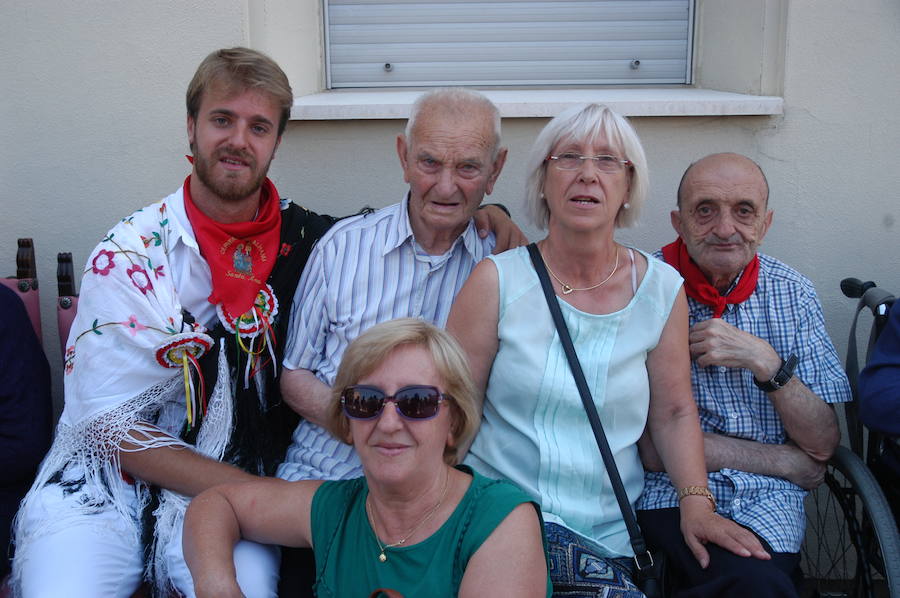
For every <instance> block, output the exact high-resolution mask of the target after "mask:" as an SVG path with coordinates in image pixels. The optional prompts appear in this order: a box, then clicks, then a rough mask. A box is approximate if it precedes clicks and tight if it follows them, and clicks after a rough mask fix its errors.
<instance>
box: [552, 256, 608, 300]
mask: <svg viewBox="0 0 900 598" xmlns="http://www.w3.org/2000/svg"><path fill="white" fill-rule="evenodd" d="M544 266H546V267H547V272H549V273H550V276H552V277H553V278H555V279H556V282H558V283H559V284H560V285H561V286H562V289H561V290H562V294H563V295H568V294H569V293H572V292H573V291H592V290H594V289H596V288H597V287H602V286H603V285H605V284H606V283H607V282H609V279H610V278H612V277H613V274H615V273H616V270H618V269H619V248H618V247H616V265H615V266H613V270H612V272H610V273H609V276H607V277H606V278H604V279H603V280H601V281H600V282H598V283H597V284H595V285H592V286H589V287H583V288H580V289H579V288H576V287H573V286H571V285H569V284H567V283H565V282H563V281H562V280H561V279H560V278H559V276H557V275H556V274H555V273H554V272H553V270H551V269H550V264H548V263H547V261H546V260H544Z"/></svg>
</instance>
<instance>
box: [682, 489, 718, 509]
mask: <svg viewBox="0 0 900 598" xmlns="http://www.w3.org/2000/svg"><path fill="white" fill-rule="evenodd" d="M685 496H705V497H706V498H708V499H709V502H710V503H712V508H713V512H715V510H716V497H714V496H713V493H712V492H710V491H709V488H707V487H706V486H685V487H684V488H682V489H681V490H679V491H678V502H681V500H682V499H683V498H684V497H685Z"/></svg>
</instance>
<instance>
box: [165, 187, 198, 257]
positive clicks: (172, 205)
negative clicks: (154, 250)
mask: <svg viewBox="0 0 900 598" xmlns="http://www.w3.org/2000/svg"><path fill="white" fill-rule="evenodd" d="M163 203H164V204H165V206H166V213H167V214H168V217H169V222H170V223H171V224H173V225H175V226H174V227H173V228H174V231H173V232H175V233H176V234H175V235H173V238H171V240H170V244H171V245H170V247H169V249H172V248H173V247H175V244H176V243H177V242H178V241H179V240H180V241H181V242H182V243H184V244H185V245H186V246H188V247H190V248H192V249H195V250H196V251H197V252H198V253H199V252H200V246H199V245H197V239H196V238H195V237H194V227H192V226H191V221H190V220H189V219H188V216H187V211H186V210H185V209H184V187H183V186H182V187H180V188H179V189H178V191H176V192H175V193H173V194H172V195H170V196H169V197H167V198H166V199H164V200H163Z"/></svg>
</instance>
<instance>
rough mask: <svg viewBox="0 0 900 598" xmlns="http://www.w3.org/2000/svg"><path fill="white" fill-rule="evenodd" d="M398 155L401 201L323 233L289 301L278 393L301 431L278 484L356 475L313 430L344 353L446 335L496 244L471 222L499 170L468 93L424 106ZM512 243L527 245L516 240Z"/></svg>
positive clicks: (489, 113)
mask: <svg viewBox="0 0 900 598" xmlns="http://www.w3.org/2000/svg"><path fill="white" fill-rule="evenodd" d="M397 154H398V155H399V158H400V165H401V167H402V169H403V175H404V180H405V181H406V182H407V183H408V184H409V191H408V193H407V194H406V196H405V197H404V198H403V200H402V201H401V202H400V203H397V204H394V205H391V206H388V207H386V208H383V209H380V210H377V211H375V212H374V213H370V214H364V215H360V216H356V217H353V218H348V219H345V220H342V221H340V222H339V223H338V224H336V225H335V226H334V227H333V228H332V229H331V230H330V231H328V233H327V234H326V235H325V236H324V237H322V239H321V240H320V241H319V243H318V245H317V246H316V247H315V248H314V250H313V253H312V255H311V256H310V259H309V262H308V263H307V266H306V268H305V270H304V272H303V276H302V277H301V279H300V284H299V286H298V287H297V292H296V294H295V295H294V304H293V308H292V313H291V323H290V327H289V330H290V332H289V338H288V344H287V348H286V351H285V357H284V362H283V365H284V371H283V373H282V378H281V389H282V392H283V395H284V398H285V400H286V401H287V402H288V403H289V404H290V405H291V407H293V408H294V410H295V411H297V412H298V413H299V414H300V415H302V416H303V418H304V419H303V421H302V422H301V423H300V425H299V426H298V428H297V429H296V431H295V432H294V435H293V440H292V444H291V446H290V448H289V449H288V451H287V455H286V459H285V462H284V463H283V464H282V465H281V467H280V468H279V470H278V475H279V477H282V478H285V479H288V480H298V479H331V480H335V479H346V478H352V477H357V476H360V475H362V470H361V468H360V463H359V459H358V458H357V456H356V454H355V452H354V450H353V448H352V447H351V446H349V445H347V444H345V443H343V442H342V441H340V440H338V439H336V438H334V437H332V436H331V435H330V434H329V433H328V432H327V431H326V430H325V429H324V428H322V427H321V426H320V424H321V422H322V421H323V417H324V416H325V414H326V412H327V411H328V409H329V407H330V404H331V397H330V391H331V384H332V382H333V380H334V376H335V374H336V372H337V369H338V365H339V364H340V361H341V356H342V355H343V353H344V350H345V349H346V347H347V345H348V344H349V343H350V341H352V340H353V339H355V338H356V337H357V336H359V334H360V333H362V332H363V331H365V330H366V329H367V328H369V327H370V326H372V325H374V324H377V323H379V322H383V321H385V320H391V319H394V318H399V317H406V316H408V317H418V318H423V319H425V320H428V321H429V322H432V323H435V324H437V325H438V326H443V325H444V324H445V323H446V320H447V315H448V313H449V311H450V306H451V304H452V303H453V298H454V297H455V296H456V293H457V291H458V290H459V289H460V287H461V286H462V284H463V282H465V280H466V278H467V277H468V276H469V272H470V271H471V270H472V268H473V267H474V266H475V264H477V263H478V262H479V261H480V260H481V259H482V258H484V257H485V256H487V255H488V254H489V253H491V251H492V250H493V249H494V248H495V247H494V246H495V239H494V236H493V235H488V236H486V237H485V238H480V236H479V234H478V231H477V230H476V229H475V226H474V223H473V220H472V217H473V215H474V213H475V211H476V210H477V209H478V207H479V206H480V205H481V201H482V199H483V198H484V196H485V195H487V194H490V193H491V191H492V190H493V187H494V183H495V182H496V181H497V177H498V176H499V175H500V171H501V169H502V168H503V164H504V161H505V160H506V148H502V147H500V115H499V112H498V111H497V108H496V107H495V106H494V105H493V104H492V103H491V102H490V100H488V99H487V98H486V97H484V96H483V95H481V94H479V93H477V92H474V91H470V90H465V89H441V90H436V91H432V92H429V93H426V94H424V95H423V96H421V97H420V98H419V100H418V101H417V102H416V103H415V105H414V106H413V109H412V112H411V115H410V118H409V121H408V122H407V126H406V131H405V134H400V135H398V136H397ZM516 241H517V244H518V243H521V242H524V238H523V237H521V234H519V235H518V236H517V239H516Z"/></svg>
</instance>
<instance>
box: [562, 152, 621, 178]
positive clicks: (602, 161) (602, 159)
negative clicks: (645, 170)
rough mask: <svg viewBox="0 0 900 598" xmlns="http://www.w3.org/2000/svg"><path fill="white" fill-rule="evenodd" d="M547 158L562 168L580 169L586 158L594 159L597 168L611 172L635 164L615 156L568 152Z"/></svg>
mask: <svg viewBox="0 0 900 598" xmlns="http://www.w3.org/2000/svg"><path fill="white" fill-rule="evenodd" d="M547 160H552V161H553V164H554V165H555V166H556V167H557V168H559V169H560V170H578V169H580V168H581V165H582V164H583V163H584V161H585V160H593V161H594V164H596V165H597V168H599V169H600V170H602V171H603V172H609V173H614V172H621V171H622V169H623V168H631V167H632V166H633V164H632V163H631V160H619V159H618V158H617V157H615V156H606V155H600V156H582V155H580V154H573V153H568V152H567V153H565V154H559V155H558V156H547Z"/></svg>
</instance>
